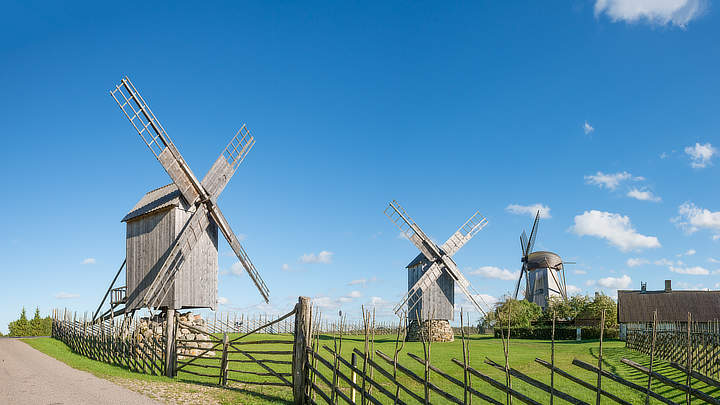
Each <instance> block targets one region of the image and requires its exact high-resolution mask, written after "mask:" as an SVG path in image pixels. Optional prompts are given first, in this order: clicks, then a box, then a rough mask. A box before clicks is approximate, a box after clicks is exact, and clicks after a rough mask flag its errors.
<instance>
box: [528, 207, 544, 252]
mask: <svg viewBox="0 0 720 405" xmlns="http://www.w3.org/2000/svg"><path fill="white" fill-rule="evenodd" d="M538 222H540V210H538V212H537V214H536V215H535V222H534V223H533V227H532V231H530V240H529V241H528V247H527V249H526V250H525V254H526V255H529V254H530V253H532V251H533V248H534V247H535V237H537V227H538Z"/></svg>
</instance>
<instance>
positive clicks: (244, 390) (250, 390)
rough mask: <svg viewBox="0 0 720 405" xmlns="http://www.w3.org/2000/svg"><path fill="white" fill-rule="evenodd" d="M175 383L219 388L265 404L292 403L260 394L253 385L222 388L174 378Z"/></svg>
mask: <svg viewBox="0 0 720 405" xmlns="http://www.w3.org/2000/svg"><path fill="white" fill-rule="evenodd" d="M175 381H177V382H182V383H185V384H192V385H201V386H203V387H212V388H221V389H224V390H228V391H233V392H237V393H239V394H244V395H249V396H252V397H255V398H258V399H262V400H263V401H267V402H271V401H272V402H277V403H283V404H291V403H292V401H290V400H288V399H285V398H283V397H280V396H277V395H270V394H266V393H264V392H262V386H253V385H249V384H248V385H247V386H243V387H234V386H232V385H228V386H225V387H223V386H221V385H218V384H214V383H209V382H201V381H195V380H189V379H186V378H178V377H175ZM287 388H288V389H290V388H291V387H287Z"/></svg>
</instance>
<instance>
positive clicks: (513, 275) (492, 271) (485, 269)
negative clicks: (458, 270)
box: [470, 266, 520, 280]
mask: <svg viewBox="0 0 720 405" xmlns="http://www.w3.org/2000/svg"><path fill="white" fill-rule="evenodd" d="M470 274H472V275H476V276H482V277H485V278H496V279H499V280H517V278H518V277H519V276H520V272H519V271H515V272H513V271H510V270H507V269H501V268H499V267H495V266H482V267H479V268H478V269H476V270H471V271H470Z"/></svg>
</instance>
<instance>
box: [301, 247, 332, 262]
mask: <svg viewBox="0 0 720 405" xmlns="http://www.w3.org/2000/svg"><path fill="white" fill-rule="evenodd" d="M333 254H334V253H333V252H328V251H327V250H323V251H322V252H320V253H318V254H315V253H305V254H304V255H302V256H300V258H299V259H298V260H299V261H300V262H301V263H325V264H327V263H332V257H333Z"/></svg>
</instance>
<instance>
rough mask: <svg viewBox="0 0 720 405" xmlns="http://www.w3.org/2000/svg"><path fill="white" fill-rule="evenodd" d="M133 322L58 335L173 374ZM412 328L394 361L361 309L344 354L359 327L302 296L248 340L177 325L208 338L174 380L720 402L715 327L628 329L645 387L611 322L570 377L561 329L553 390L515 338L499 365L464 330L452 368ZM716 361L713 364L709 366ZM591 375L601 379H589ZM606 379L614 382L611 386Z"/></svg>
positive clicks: (383, 397)
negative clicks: (609, 336)
mask: <svg viewBox="0 0 720 405" xmlns="http://www.w3.org/2000/svg"><path fill="white" fill-rule="evenodd" d="M313 318H315V319H313ZM288 320H292V321H293V325H292V329H293V331H294V332H296V333H294V334H288V336H287V337H284V336H282V335H281V336H273V337H271V336H264V335H257V333H258V332H259V331H261V330H268V329H271V328H272V327H273V326H275V327H277V326H278V325H283V323H285V322H287V321H288ZM134 322H136V321H134V320H132V319H130V318H122V319H115V320H110V321H105V322H103V323H95V324H93V323H91V322H88V318H87V317H83V318H82V319H78V318H77V315H71V314H70V313H68V312H67V311H65V312H60V311H55V312H54V313H53V337H55V338H57V339H60V340H62V341H63V342H65V343H66V344H67V345H68V346H69V347H70V348H71V349H72V350H73V351H75V352H77V353H80V354H82V355H85V356H87V357H90V358H93V359H96V360H99V361H103V362H107V363H111V364H115V365H119V366H122V367H126V368H128V369H130V370H133V371H136V372H141V373H148V374H157V375H162V374H165V372H166V371H167V370H165V369H164V367H165V366H164V365H165V364H166V362H165V360H166V358H165V357H164V353H166V350H165V349H166V347H165V345H164V338H165V335H162V336H161V337H157V336H156V337H154V338H153V339H147V338H144V339H143V338H139V332H138V330H139V328H138V327H137V325H136V324H135V323H134ZM461 322H463V314H462V313H461ZM123 323H125V324H123ZM404 323H405V324H403V322H400V323H399V324H398V325H396V326H395V327H394V330H395V331H396V334H395V343H394V344H395V347H394V350H391V351H390V352H389V353H388V352H386V351H387V349H386V351H383V350H380V349H377V348H375V335H376V333H377V332H378V330H377V329H376V326H377V324H376V323H375V321H374V314H373V315H372V316H371V313H370V312H366V311H365V310H364V309H363V321H362V325H361V332H362V336H363V337H364V347H363V348H357V347H355V348H353V350H352V351H349V352H348V351H347V350H346V351H345V353H344V352H343V350H342V346H343V339H346V338H347V335H348V330H350V331H352V333H357V332H358V331H357V327H350V326H349V325H348V323H347V322H346V321H345V320H344V319H341V320H340V322H339V323H336V324H334V325H333V326H332V328H331V334H330V335H327V334H325V335H323V338H322V341H321V338H320V336H321V333H322V330H323V329H324V327H323V325H324V323H323V320H322V316H321V314H319V313H317V314H313V311H312V309H311V308H310V301H309V299H308V298H305V297H301V298H300V300H299V302H298V304H297V305H296V306H295V308H294V309H293V310H292V311H290V312H289V313H287V314H285V315H283V316H278V317H274V319H272V320H271V321H270V322H268V323H265V324H262V325H257V326H256V327H255V328H254V329H251V330H247V331H246V332H244V333H240V334H233V335H230V334H228V333H214V334H208V333H207V331H205V330H201V329H198V328H196V327H195V326H194V325H192V324H190V323H187V322H185V321H183V320H180V319H178V321H177V322H176V323H175V327H176V330H177V329H178V328H179V329H183V328H184V329H188V331H189V332H195V333H196V336H197V335H201V334H202V335H203V336H208V337H207V339H204V340H197V339H177V340H176V341H175V343H174V345H175V346H176V350H177V352H175V353H176V354H178V356H177V359H176V360H175V361H174V362H173V363H172V365H173V367H174V369H173V372H174V373H175V374H176V375H182V374H188V375H195V376H198V377H201V378H203V379H204V380H203V382H210V383H213V384H217V385H219V386H228V385H230V383H239V384H243V385H244V386H247V385H259V386H278V387H291V388H292V391H293V397H294V402H295V403H296V404H306V403H311V404H316V403H327V404H333V405H334V404H338V403H348V404H363V405H365V404H377V405H379V404H386V403H392V404H410V403H419V404H430V403H455V404H471V403H472V401H473V399H474V400H476V401H480V402H482V403H491V404H495V405H499V404H511V403H512V402H513V401H516V402H518V403H524V404H531V405H537V404H547V403H550V404H553V403H554V401H560V402H562V403H571V404H591V403H593V402H594V403H595V404H596V405H599V404H600V403H601V401H602V400H604V401H606V403H607V401H610V402H613V403H617V404H621V405H629V404H631V403H633V402H631V401H629V400H628V398H627V397H626V395H623V393H619V392H613V391H614V390H617V387H618V386H622V387H624V388H625V389H629V390H632V391H635V392H636V393H638V395H639V396H641V397H645V399H646V403H649V402H648V401H650V400H651V399H652V400H653V401H654V402H656V403H664V404H676V403H677V402H675V400H674V398H668V397H666V396H665V395H666V393H667V392H668V391H672V390H679V391H680V392H682V393H684V395H685V397H686V398H685V399H686V401H685V403H687V404H690V403H691V402H692V401H694V402H695V403H698V402H702V403H709V404H717V405H720V400H719V399H718V398H716V396H715V395H717V393H716V391H720V381H717V380H716V379H714V378H712V377H711V376H709V375H708V374H707V373H706V372H705V370H712V367H714V366H715V361H714V359H715V358H716V357H717V345H716V342H717V339H715V340H713V338H716V337H717V336H716V335H713V334H712V333H711V332H712V330H708V328H705V329H703V328H702V327H698V328H694V327H693V324H692V322H690V323H688V324H687V325H685V326H686V327H685V335H684V340H683V338H681V335H682V334H681V332H682V330H681V326H673V327H672V328H670V327H667V325H665V326H663V327H660V326H658V324H657V322H655V323H654V324H653V326H652V327H651V328H649V329H642V330H639V329H638V330H634V329H633V330H630V331H628V338H629V341H628V347H630V348H632V349H634V350H640V351H643V352H646V354H649V355H650V364H649V366H645V365H641V364H639V363H637V362H635V361H633V360H630V359H626V358H623V359H622V363H623V364H625V365H626V366H628V367H631V368H632V369H633V370H634V371H636V372H638V373H640V374H642V375H644V376H647V384H646V385H640V384H638V383H636V382H633V381H630V380H628V379H626V378H624V377H622V376H620V375H618V374H616V373H614V372H611V371H609V370H605V369H603V340H604V336H603V332H604V326H602V325H604V322H601V327H600V330H601V332H600V340H599V342H598V348H597V351H596V352H595V355H596V357H597V364H589V363H587V362H584V361H581V360H579V359H574V360H573V361H572V366H571V368H574V369H573V370H570V369H562V368H560V367H558V366H557V365H556V364H555V351H556V348H555V333H554V331H555V328H554V327H553V333H552V337H551V346H550V347H551V349H550V353H549V359H548V358H546V359H543V358H536V359H535V362H536V363H537V364H539V365H540V366H542V367H544V368H545V369H547V370H548V372H549V373H550V381H549V383H548V382H547V381H541V380H539V379H538V378H537V376H531V375H528V374H527V373H524V372H522V371H521V370H519V369H517V368H515V367H513V366H512V365H511V364H510V362H509V356H510V351H511V347H510V340H509V336H508V334H507V333H506V332H509V330H508V331H505V330H503V333H501V338H502V343H503V354H504V359H502V358H498V359H492V358H489V357H486V356H484V355H483V354H482V353H474V352H473V353H471V347H470V346H471V344H470V343H471V341H470V340H468V339H467V337H466V331H468V330H470V329H471V328H469V327H462V328H459V332H460V336H459V338H460V340H461V346H460V348H459V349H460V350H459V352H458V353H457V355H456V356H455V357H453V358H451V359H450V360H451V363H450V364H451V366H444V367H445V368H446V369H443V368H441V367H438V366H437V365H436V364H432V363H431V361H430V358H431V356H430V354H431V351H432V347H433V343H431V342H422V348H423V351H422V353H421V354H413V353H409V352H404V351H403V350H404V347H405V333H406V329H407V328H406V327H407V322H406V321H405V322H404ZM688 326H689V327H688ZM663 331H664V332H663ZM648 332H650V333H649V334H648ZM381 333H384V331H383V332H381ZM662 333H666V336H665V337H661V336H663V335H662ZM672 334H674V335H672ZM176 336H177V335H176ZM181 336H184V335H183V334H181ZM328 339H330V340H328ZM385 339H387V338H385ZM663 339H665V340H663ZM355 340H357V338H355ZM665 341H667V342H666V343H662V342H665ZM199 344H204V346H198V345H199ZM648 345H649V346H648ZM188 348H191V349H193V350H194V352H193V354H190V355H188V354H187V351H183V349H188ZM648 348H649V349H648ZM210 353H212V355H209V354H210ZM668 353H674V354H673V355H674V356H676V357H674V359H675V360H676V361H672V360H671V361H670V363H669V364H670V366H672V367H673V369H674V370H676V371H679V372H681V375H682V376H683V380H684V381H682V382H681V381H678V379H677V378H669V377H667V376H665V375H663V374H660V373H658V372H657V370H654V368H653V367H654V365H655V362H656V361H657V360H656V359H660V358H664V357H669V356H670V355H669V354H668ZM709 358H712V359H713V360H712V361H709V360H708V359H709ZM471 363H472V364H471ZM708 363H709V364H710V366H708ZM480 365H484V366H486V367H489V368H490V369H491V370H493V369H494V370H498V371H500V372H501V373H502V374H504V378H503V379H498V378H496V377H492V376H491V375H489V374H487V373H485V372H483V371H482V370H480V368H479V367H478V366H480ZM707 367H710V368H707ZM418 370H422V371H418ZM579 370H585V371H584V372H585V373H586V374H583V378H581V377H579V373H576V371H579ZM459 371H460V372H459ZM587 372H590V373H592V375H594V376H595V377H593V379H588V378H587ZM559 378H562V379H565V380H567V381H569V382H570V383H572V384H574V385H577V386H579V387H582V388H583V389H586V390H589V392H590V393H592V396H594V397H595V401H589V400H587V395H584V396H582V398H578V394H577V391H572V392H571V391H570V390H567V388H566V387H568V385H567V384H564V385H563V387H565V388H563V389H559V388H558V386H557V384H556V382H557V381H558V379H559ZM205 380H206V381H205ZM603 381H613V383H612V384H607V383H606V384H603ZM635 381H637V379H635ZM698 381H699V382H702V383H704V384H705V386H707V387H711V388H714V390H711V391H709V392H708V390H700V389H698V387H697V385H694V384H696V383H697V382H698ZM651 382H652V383H653V384H654V385H653V384H651ZM453 387H454V388H453ZM524 387H533V389H532V390H528V389H526V388H524ZM651 387H654V388H653V389H651ZM528 392H532V394H528ZM625 394H627V393H626V392H625Z"/></svg>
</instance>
